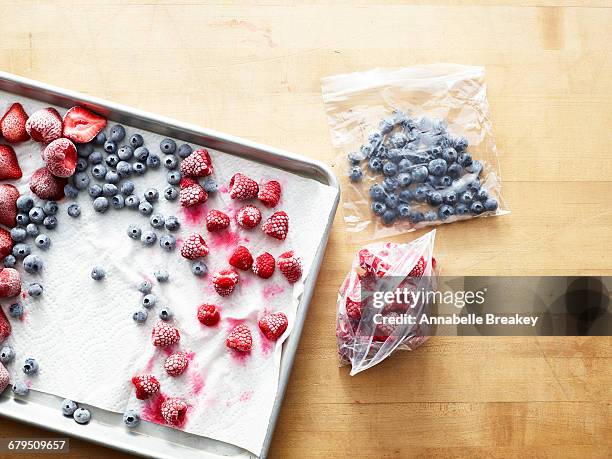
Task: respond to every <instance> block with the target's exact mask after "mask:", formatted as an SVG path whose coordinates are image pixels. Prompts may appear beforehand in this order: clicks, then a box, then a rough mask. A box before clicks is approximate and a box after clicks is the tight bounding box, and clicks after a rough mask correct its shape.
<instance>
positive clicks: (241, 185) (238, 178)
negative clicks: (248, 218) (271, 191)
mask: <svg viewBox="0 0 612 459" xmlns="http://www.w3.org/2000/svg"><path fill="white" fill-rule="evenodd" d="M229 185H230V198H232V199H240V200H246V199H252V198H254V197H256V196H257V193H258V192H259V185H257V182H256V181H255V180H253V179H252V178H250V177H247V176H246V175H244V174H241V173H240V172H238V173H237V174H234V176H233V177H232V178H231V180H230V183H229Z"/></svg>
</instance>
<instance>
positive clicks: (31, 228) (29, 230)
mask: <svg viewBox="0 0 612 459" xmlns="http://www.w3.org/2000/svg"><path fill="white" fill-rule="evenodd" d="M25 230H26V234H27V235H28V236H29V237H36V236H38V233H39V231H38V226H37V225H36V224H35V223H28V224H27V225H26V227H25Z"/></svg>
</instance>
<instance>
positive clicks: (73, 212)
mask: <svg viewBox="0 0 612 459" xmlns="http://www.w3.org/2000/svg"><path fill="white" fill-rule="evenodd" d="M67 212H68V215H70V216H71V217H72V218H77V217H79V216H80V215H81V207H80V206H79V205H78V204H70V205H69V206H68V210H67Z"/></svg>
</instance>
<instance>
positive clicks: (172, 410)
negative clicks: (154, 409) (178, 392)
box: [161, 398, 187, 426]
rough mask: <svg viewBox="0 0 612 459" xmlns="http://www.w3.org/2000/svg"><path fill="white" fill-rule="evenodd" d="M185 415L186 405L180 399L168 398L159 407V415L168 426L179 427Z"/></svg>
mask: <svg viewBox="0 0 612 459" xmlns="http://www.w3.org/2000/svg"><path fill="white" fill-rule="evenodd" d="M185 414H187V404H186V403H185V402H184V401H183V400H181V399H180V398H169V399H168V400H166V401H164V403H162V405H161V415H162V417H163V418H164V421H166V422H167V423H168V424H172V425H175V426H180V425H181V424H182V423H183V421H184V420H185Z"/></svg>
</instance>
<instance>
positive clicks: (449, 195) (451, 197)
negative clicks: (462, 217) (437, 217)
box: [442, 191, 459, 206]
mask: <svg viewBox="0 0 612 459" xmlns="http://www.w3.org/2000/svg"><path fill="white" fill-rule="evenodd" d="M442 202H444V204H446V205H449V206H454V205H455V204H457V202H459V197H458V196H457V193H455V192H454V191H447V192H446V193H444V194H443V195H442Z"/></svg>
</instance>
